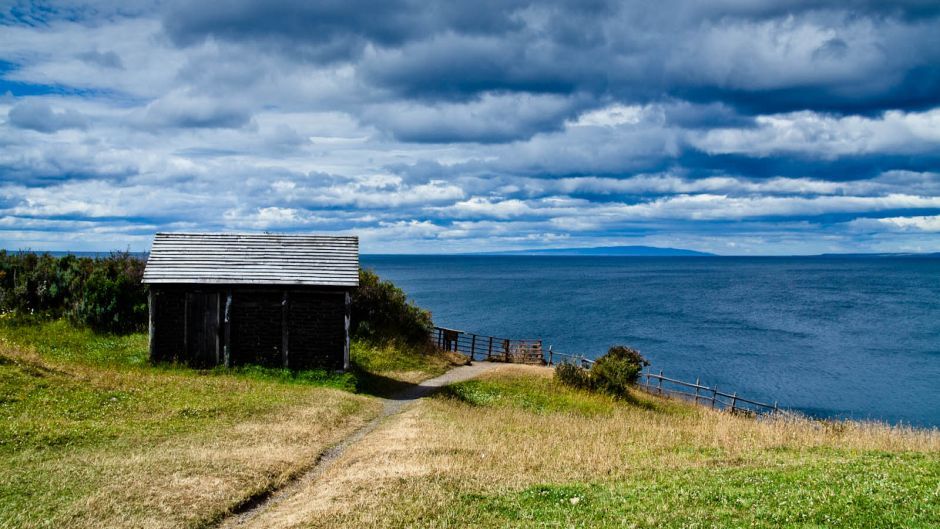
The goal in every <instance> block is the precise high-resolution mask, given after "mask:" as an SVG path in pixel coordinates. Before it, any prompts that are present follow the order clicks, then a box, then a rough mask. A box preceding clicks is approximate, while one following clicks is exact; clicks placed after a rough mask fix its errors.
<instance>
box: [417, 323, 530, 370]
mask: <svg viewBox="0 0 940 529" xmlns="http://www.w3.org/2000/svg"><path fill="white" fill-rule="evenodd" d="M431 340H433V342H434V344H435V345H437V348H438V349H440V350H442V351H452V352H455V353H460V354H463V355H466V356H467V357H469V358H470V361H474V360H478V359H480V360H490V361H498V362H515V363H520V364H542V365H544V364H545V363H546V362H545V355H544V352H543V351H542V340H540V339H533V340H519V339H512V338H497V337H495V336H484V335H481V334H473V333H469V332H464V331H458V330H456V329H445V328H444V327H434V329H433V330H432V332H431Z"/></svg>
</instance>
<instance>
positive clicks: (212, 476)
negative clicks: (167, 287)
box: [0, 318, 446, 528]
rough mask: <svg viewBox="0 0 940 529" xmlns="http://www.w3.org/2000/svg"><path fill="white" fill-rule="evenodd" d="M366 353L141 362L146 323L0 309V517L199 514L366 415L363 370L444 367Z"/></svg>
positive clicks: (282, 470)
mask: <svg viewBox="0 0 940 529" xmlns="http://www.w3.org/2000/svg"><path fill="white" fill-rule="evenodd" d="M356 347H357V349H359V350H360V351H361V350H362V349H368V348H367V347H366V346H364V345H362V344H357V346H356ZM373 349H374V350H373ZM368 353H369V355H368V357H365V355H364V354H363V355H361V358H365V359H363V360H361V362H360V363H362V364H364V366H363V367H362V368H361V369H360V370H359V371H358V372H356V373H346V374H333V373H327V372H323V371H304V372H291V371H288V370H281V369H262V368H243V369H235V370H225V369H214V370H206V371H196V370H191V369H186V368H179V367H171V366H162V367H153V366H150V365H149V363H148V361H147V337H146V335H144V334H132V335H127V336H114V335H98V334H94V333H92V332H90V331H87V330H82V329H76V328H74V327H72V326H70V325H69V324H68V323H66V322H64V321H55V322H40V321H26V322H23V321H14V320H11V319H9V318H6V319H4V320H0V527H4V528H5V527H131V526H132V527H199V526H204V525H206V524H208V523H210V522H212V521H213V520H215V519H217V518H219V517H220V516H222V515H223V514H224V513H225V512H227V511H229V510H230V509H231V508H233V507H234V506H236V505H238V504H239V503H241V502H243V501H244V500H245V499H246V498H249V497H251V496H253V495H255V494H258V493H260V492H263V491H265V490H269V489H271V488H273V487H276V486H277V485H278V484H280V483H282V482H284V481H285V480H286V479H288V478H289V477H290V476H292V475H294V474H296V473H297V472H300V471H302V470H303V469H304V468H306V467H307V466H309V465H310V464H311V463H312V461H313V460H314V459H315V457H316V455H317V454H319V453H320V452H322V451H323V450H324V449H325V448H326V447H327V446H329V445H331V444H333V443H335V442H337V441H338V440H340V439H342V438H343V437H345V436H346V435H348V434H349V433H350V432H351V431H353V430H355V429H356V428H357V427H358V426H359V425H361V424H363V423H364V422H365V421H367V420H369V419H371V418H372V417H374V416H375V415H376V414H377V413H378V411H379V409H380V408H381V404H380V402H379V401H378V400H377V399H374V398H372V397H370V396H368V395H363V394H356V393H354V391H355V390H356V389H357V387H358V386H360V385H361V380H360V379H361V378H363V377H366V378H368V377H379V378H382V379H383V380H391V381H394V380H395V376H396V373H402V372H407V373H408V377H409V379H410V380H419V379H421V378H427V377H429V376H432V375H434V374H437V373H438V372H440V371H441V370H443V369H446V361H445V360H442V359H441V358H435V357H430V358H427V360H426V361H425V362H422V358H424V357H423V356H421V355H416V354H409V353H403V352H402V351H396V350H389V349H388V348H384V349H383V348H372V349H368ZM368 369H372V370H373V371H367V370H368Z"/></svg>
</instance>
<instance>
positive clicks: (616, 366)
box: [591, 345, 649, 396]
mask: <svg viewBox="0 0 940 529" xmlns="http://www.w3.org/2000/svg"><path fill="white" fill-rule="evenodd" d="M648 365H649V362H648V361H647V360H646V359H645V358H643V356H642V355H641V354H640V352H639V351H637V350H636V349H631V348H629V347H625V346H623V345H615V346H614V347H611V348H610V349H608V350H607V354H605V355H604V356H602V357H600V358H598V359H597V360H596V361H595V362H594V365H593V366H592V367H591V378H592V379H593V381H594V386H595V388H596V389H598V390H600V391H604V392H606V393H610V394H611V395H618V396H625V395H626V394H627V389H628V388H629V387H630V386H632V385H633V384H636V381H637V377H639V375H640V371H642V370H643V367H644V366H648Z"/></svg>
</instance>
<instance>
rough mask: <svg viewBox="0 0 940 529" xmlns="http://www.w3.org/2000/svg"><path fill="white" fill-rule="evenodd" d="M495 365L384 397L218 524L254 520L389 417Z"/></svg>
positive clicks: (461, 371)
mask: <svg viewBox="0 0 940 529" xmlns="http://www.w3.org/2000/svg"><path fill="white" fill-rule="evenodd" d="M495 365H496V364H491V363H488V362H478V363H475V364H473V365H469V366H460V367H457V368H454V369H451V370H450V371H448V372H447V373H444V374H443V375H441V376H439V377H436V378H432V379H429V380H425V381H424V382H421V383H419V384H417V385H415V386H412V387H410V388H408V389H406V390H404V391H402V392H401V393H398V394H396V395H393V396H392V397H390V398H387V399H383V400H384V404H385V405H384V407H383V408H382V412H381V413H380V414H379V415H378V417H376V418H375V419H372V420H371V421H369V422H367V423H366V424H364V425H363V426H362V427H361V428H359V429H358V430H356V431H355V432H354V433H353V434H352V435H350V436H349V437H347V438H345V439H343V440H342V441H340V442H339V443H337V444H335V445H333V446H332V447H330V448H329V449H327V450H326V451H325V452H323V453H322V454H320V456H319V457H318V458H317V460H316V462H315V463H314V465H313V467H311V468H310V469H309V470H307V471H306V472H304V473H303V474H301V475H300V476H298V477H297V478H295V479H293V480H291V481H290V482H289V483H287V484H286V485H285V486H283V487H281V488H280V489H277V490H275V491H274V492H272V493H270V494H266V495H264V496H261V497H258V498H255V499H253V500H251V501H249V502H248V503H246V504H245V505H243V506H242V507H241V508H240V509H238V510H236V512H235V513H234V514H232V515H231V516H228V517H226V518H224V519H223V520H222V521H221V522H220V523H219V525H218V526H219V527H221V528H232V527H242V526H245V525H249V524H250V523H251V521H252V520H254V519H255V518H257V517H259V516H260V515H262V514H263V513H265V512H267V511H269V510H271V509H272V508H274V507H276V506H278V505H280V504H281V503H283V502H285V501H286V500H288V499H290V498H291V497H293V496H295V495H296V494H298V493H299V492H301V491H303V490H305V489H307V488H308V487H309V486H310V485H311V483H313V482H315V481H316V480H317V478H319V477H320V476H321V475H322V474H323V473H324V472H326V471H327V470H328V469H329V468H330V467H331V466H332V465H333V463H334V462H335V461H336V460H337V459H338V458H339V457H340V456H341V455H342V454H343V453H344V452H346V450H347V449H348V448H349V447H350V446H352V445H354V444H356V443H357V442H359V441H361V440H362V439H363V438H364V437H365V436H366V435H368V434H369V433H371V432H372V431H373V430H375V429H376V428H377V427H378V426H379V424H381V423H382V421H384V420H385V419H387V418H388V417H390V416H392V415H395V414H397V413H399V412H400V411H402V409H403V408H404V407H405V406H407V405H408V404H410V403H412V402H414V401H416V400H418V399H420V398H422V397H425V396H427V395H429V394H431V393H432V392H434V390H436V389H438V388H440V387H443V386H446V385H447V384H453V383H455V382H461V381H463V380H469V379H471V378H475V377H477V376H479V375H480V374H482V373H483V372H485V371H487V370H489V369H492V368H493V367H495Z"/></svg>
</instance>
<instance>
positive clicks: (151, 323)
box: [147, 287, 157, 362]
mask: <svg viewBox="0 0 940 529" xmlns="http://www.w3.org/2000/svg"><path fill="white" fill-rule="evenodd" d="M156 301H157V297H156V295H154V292H153V287H150V288H149V289H148V290H147V307H148V311H149V313H148V316H147V318H148V320H147V335H148V342H147V343H148V347H149V348H150V361H151V362H156V361H157V344H156V342H154V340H153V336H154V334H155V333H156V311H157V309H156V307H155V306H154V304H155V303H156Z"/></svg>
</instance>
